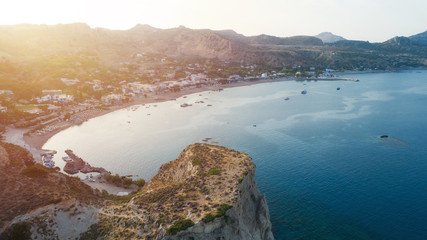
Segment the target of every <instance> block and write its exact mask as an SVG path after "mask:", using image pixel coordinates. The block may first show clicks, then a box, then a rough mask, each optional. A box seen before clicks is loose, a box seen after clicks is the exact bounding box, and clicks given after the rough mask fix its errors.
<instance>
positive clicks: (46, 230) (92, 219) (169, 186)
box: [0, 143, 274, 240]
mask: <svg viewBox="0 0 427 240" xmlns="http://www.w3.org/2000/svg"><path fill="white" fill-rule="evenodd" d="M8 175H9V178H11V177H13V178H14V179H15V180H17V183H16V184H12V183H10V181H9V182H7V183H8V184H11V186H10V187H8V188H6V189H5V190H3V192H2V196H6V195H10V196H11V197H13V198H14V199H17V201H16V203H13V202H11V201H3V202H2V203H3V204H2V208H3V210H2V211H6V209H8V208H13V209H15V210H16V209H17V208H18V207H22V208H23V209H24V210H21V211H19V212H16V213H14V214H11V213H9V212H8V214H9V215H8V218H7V220H11V219H12V218H14V217H15V218H14V221H13V224H11V225H7V226H9V228H7V229H6V230H5V232H3V234H2V233H1V231H0V239H11V236H17V235H14V234H18V231H20V230H22V231H24V232H25V234H26V236H27V237H28V238H32V239H34V238H35V237H37V238H38V239H56V238H59V239H76V238H78V239H254V240H261V239H266V240H270V239H274V237H273V235H272V232H271V222H270V217H269V212H268V206H267V203H266V200H265V197H264V196H263V195H261V194H260V192H259V191H258V189H257V187H256V183H255V181H254V177H255V165H254V164H253V163H252V160H251V158H250V157H249V156H248V155H247V154H245V153H241V152H237V151H234V150H231V149H227V148H225V147H221V146H215V145H209V144H201V143H196V144H192V145H189V146H187V147H186V148H185V149H184V150H183V151H182V153H181V154H180V155H179V157H178V158H177V159H176V160H173V161H170V162H168V163H165V164H164V165H162V166H161V167H160V169H159V172H158V173H157V175H156V176H154V177H153V178H152V179H151V180H150V181H149V182H148V183H147V184H146V185H145V186H144V187H143V188H142V189H140V190H139V191H138V192H137V193H134V194H133V195H132V196H129V197H127V198H118V199H116V201H111V200H108V199H110V198H106V197H105V196H104V198H103V199H102V198H100V196H98V195H96V194H95V195H94V194H91V193H90V191H89V192H86V193H85V194H84V196H85V197H84V198H83V197H82V196H81V195H75V194H74V195H73V194H70V193H68V190H67V189H68V186H70V184H71V183H69V181H70V180H72V181H73V183H72V184H73V186H75V187H77V186H78V185H76V184H82V186H80V188H82V189H81V190H79V192H80V193H83V192H84V191H86V187H83V185H84V184H83V183H81V182H80V181H78V180H76V179H74V178H69V177H68V178H69V179H70V180H65V181H63V182H62V184H57V185H56V186H51V185H53V184H52V182H51V181H54V180H55V178H56V177H58V176H60V175H62V174H59V173H55V172H52V173H48V176H47V177H45V178H34V177H33V178H30V179H31V180H32V181H33V183H29V182H24V180H25V179H26V178H27V177H25V176H18V175H19V173H18V172H17V173H16V174H15V173H13V174H10V173H9V174H8ZM3 177H4V176H3ZM64 177H65V176H63V178H64ZM0 180H1V179H0ZM2 181H3V180H2ZM56 181H58V179H56ZM38 182H40V183H44V184H41V185H39V183H38ZM79 182H80V183H79ZM3 183H5V182H2V184H3ZM21 184H25V185H21ZM27 184H28V186H31V188H30V189H26V186H27ZM18 185H19V187H18V188H19V189H20V190H19V191H15V190H14V188H17V186H18ZM5 191H6V192H5ZM50 192H52V194H61V195H60V196H56V195H55V196H53V195H52V194H49V193H50ZM24 193H25V194H24ZM41 193H43V194H41ZM43 195H46V197H45V198H46V199H47V200H44V198H42V196H43ZM68 196H70V197H68ZM92 196H94V197H92ZM52 197H54V199H57V198H59V197H60V198H61V200H60V201H52V200H51V201H49V200H50V199H51V198H52ZM71 197H74V198H71ZM130 197H131V198H130ZM39 198H40V200H41V201H43V203H44V204H40V203H39V204H33V205H31V204H30V203H29V202H26V200H27V199H33V201H34V202H38V201H39ZM2 200H4V199H2ZM49 204H50V205H49ZM15 205H16V207H15ZM25 206H29V207H28V208H27V207H25ZM30 210H33V211H32V212H31V213H29V211H30ZM22 214H23V215H22ZM2 220H4V219H2ZM67 234H68V235H67ZM12 239H13V237H12Z"/></svg>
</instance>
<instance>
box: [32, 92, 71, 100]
mask: <svg viewBox="0 0 427 240" xmlns="http://www.w3.org/2000/svg"><path fill="white" fill-rule="evenodd" d="M36 100H37V102H38V103H42V102H51V101H52V102H60V103H67V102H71V101H74V96H72V95H66V94H63V93H62V90H42V97H39V98H36Z"/></svg>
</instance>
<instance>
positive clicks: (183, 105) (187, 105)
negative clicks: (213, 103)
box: [180, 103, 191, 107]
mask: <svg viewBox="0 0 427 240" xmlns="http://www.w3.org/2000/svg"><path fill="white" fill-rule="evenodd" d="M180 106H181V107H190V106H191V104H188V103H184V104H181V105H180Z"/></svg>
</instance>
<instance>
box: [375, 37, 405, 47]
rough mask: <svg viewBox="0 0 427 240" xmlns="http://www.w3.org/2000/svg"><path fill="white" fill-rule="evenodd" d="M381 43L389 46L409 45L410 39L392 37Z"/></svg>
mask: <svg viewBox="0 0 427 240" xmlns="http://www.w3.org/2000/svg"><path fill="white" fill-rule="evenodd" d="M382 44H383V45H391V46H411V45H412V41H411V39H410V38H407V37H394V38H392V39H390V40H387V41H385V42H383V43H382Z"/></svg>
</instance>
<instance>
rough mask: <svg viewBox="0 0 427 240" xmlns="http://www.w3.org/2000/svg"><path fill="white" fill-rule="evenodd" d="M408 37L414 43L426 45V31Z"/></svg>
mask: <svg viewBox="0 0 427 240" xmlns="http://www.w3.org/2000/svg"><path fill="white" fill-rule="evenodd" d="M409 39H411V41H413V42H415V43H416V44H421V45H427V31H425V32H423V33H419V34H417V35H413V36H410V37H409Z"/></svg>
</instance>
